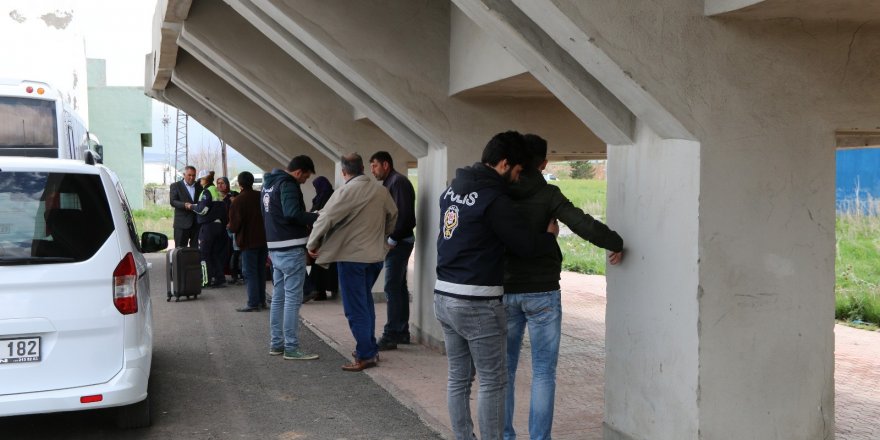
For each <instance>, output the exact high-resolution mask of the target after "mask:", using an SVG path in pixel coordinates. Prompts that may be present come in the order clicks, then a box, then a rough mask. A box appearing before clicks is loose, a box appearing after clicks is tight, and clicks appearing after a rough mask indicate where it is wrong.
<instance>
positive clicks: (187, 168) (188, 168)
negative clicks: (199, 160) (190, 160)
mask: <svg viewBox="0 0 880 440" xmlns="http://www.w3.org/2000/svg"><path fill="white" fill-rule="evenodd" d="M183 170H184V171H186V170H192V171H193V172H194V173H195V172H196V167H194V166H192V165H187V166H185V167H183Z"/></svg>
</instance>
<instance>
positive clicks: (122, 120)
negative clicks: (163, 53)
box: [88, 59, 152, 209]
mask: <svg viewBox="0 0 880 440" xmlns="http://www.w3.org/2000/svg"><path fill="white" fill-rule="evenodd" d="M88 72H89V131H90V132H92V133H94V134H95V136H97V137H98V139H99V140H100V141H101V144H102V145H103V146H104V165H106V166H107V167H108V168H110V169H111V170H113V171H114V172H116V174H117V175H118V176H119V180H120V181H121V182H122V187H123V188H124V189H125V194H126V196H128V201H129V203H131V207H132V208H133V209H141V208H143V207H144V151H143V146H142V138H144V137H146V138H148V139H149V138H150V137H151V132H152V126H151V120H150V118H151V105H150V104H151V102H150V98H148V97H147V96H146V95H144V90H143V88H142V87H119V86H110V87H108V86H106V85H105V65H104V60H93V59H90V60H88ZM93 78H94V81H93ZM146 146H147V147H150V145H149V144H147V145H146Z"/></svg>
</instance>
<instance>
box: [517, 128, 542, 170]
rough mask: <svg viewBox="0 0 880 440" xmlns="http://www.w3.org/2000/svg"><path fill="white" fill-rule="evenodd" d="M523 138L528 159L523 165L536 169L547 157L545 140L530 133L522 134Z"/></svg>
mask: <svg viewBox="0 0 880 440" xmlns="http://www.w3.org/2000/svg"><path fill="white" fill-rule="evenodd" d="M523 139H524V140H525V142H526V151H528V153H529V161H528V162H527V163H526V164H525V165H523V166H524V167H525V168H528V169H532V170H536V169H538V167H539V166H540V165H541V163H542V162H544V160H545V159H547V140H546V139H544V138H542V137H541V136H538V135H536V134H531V133H529V134H526V135H523Z"/></svg>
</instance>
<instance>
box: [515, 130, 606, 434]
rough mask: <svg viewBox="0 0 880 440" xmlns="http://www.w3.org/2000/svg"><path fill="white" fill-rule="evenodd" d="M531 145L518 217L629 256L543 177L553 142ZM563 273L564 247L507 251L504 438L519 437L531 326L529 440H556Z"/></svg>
mask: <svg viewBox="0 0 880 440" xmlns="http://www.w3.org/2000/svg"><path fill="white" fill-rule="evenodd" d="M525 141H526V148H527V149H528V150H529V153H530V155H531V160H530V161H529V162H528V163H527V164H526V167H525V169H524V170H523V172H522V174H521V175H520V179H519V181H518V182H517V183H516V184H514V185H513V186H512V187H511V190H510V196H511V198H512V199H513V204H514V207H515V209H516V210H517V215H518V216H519V217H521V218H524V219H525V220H526V223H528V227H529V230H530V231H534V232H540V231H541V230H542V229H543V228H544V227H545V225H546V224H547V222H548V221H552V220H553V219H558V220H560V221H562V223H565V225H566V226H568V227H569V228H570V229H571V230H572V232H574V233H575V234H577V235H578V236H579V237H581V238H583V239H584V240H588V241H589V242H590V243H593V244H594V245H596V246H599V247H601V248H604V249H607V250H608V251H609V254H608V262H609V263H610V264H617V263H619V262H620V261H621V259H622V258H623V240H622V239H621V238H620V235H618V234H617V233H616V232H614V231H612V230H611V229H609V228H608V226H605V225H604V224H603V223H602V222H600V221H598V220H596V219H594V218H593V217H591V216H590V215H588V214H585V213H584V212H583V211H581V210H580V209H578V208H576V207H575V206H574V205H572V203H571V202H570V201H569V200H568V199H567V198H566V197H565V195H563V194H562V192H561V191H560V190H559V188H558V187H557V186H556V185H549V184H547V182H546V181H545V180H544V177H543V176H542V175H541V171H543V170H544V167H546V166H547V159H546V157H547V141H545V140H544V139H542V138H541V137H539V136H536V135H532V134H527V135H525ZM561 272H562V253H561V252H560V250H559V247H558V245H557V246H556V250H555V252H553V253H552V254H550V255H542V256H536V255H522V254H517V253H515V252H511V251H509V250H508V251H507V252H505V265H504V307H505V311H506V312H507V371H508V381H507V383H508V385H507V398H506V403H505V412H506V416H505V425H504V438H516V432H515V431H514V429H513V407H514V384H515V378H516V367H517V363H518V362H519V352H520V347H521V346H522V340H523V333H524V332H525V327H526V325H528V329H529V340H530V341H531V347H532V390H531V402H530V404H531V405H530V409H529V438H530V439H549V438H550V431H551V428H552V426H553V399H554V397H555V392H556V361H557V359H558V358H559V339H560V335H561V329H562V327H561V325H562V302H561V292H560V287H559V277H560V273H561Z"/></svg>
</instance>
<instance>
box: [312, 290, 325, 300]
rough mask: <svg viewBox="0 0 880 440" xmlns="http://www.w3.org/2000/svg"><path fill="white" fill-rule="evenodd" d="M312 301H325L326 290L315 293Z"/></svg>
mask: <svg viewBox="0 0 880 440" xmlns="http://www.w3.org/2000/svg"><path fill="white" fill-rule="evenodd" d="M314 301H327V292H319V293H318V294H317V295H315V299H314Z"/></svg>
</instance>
